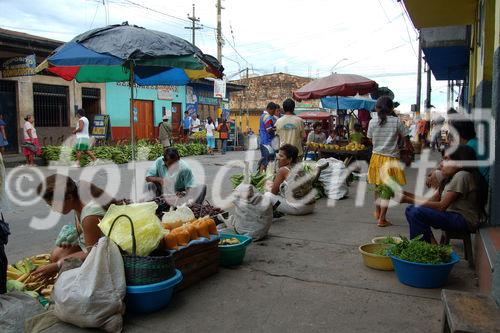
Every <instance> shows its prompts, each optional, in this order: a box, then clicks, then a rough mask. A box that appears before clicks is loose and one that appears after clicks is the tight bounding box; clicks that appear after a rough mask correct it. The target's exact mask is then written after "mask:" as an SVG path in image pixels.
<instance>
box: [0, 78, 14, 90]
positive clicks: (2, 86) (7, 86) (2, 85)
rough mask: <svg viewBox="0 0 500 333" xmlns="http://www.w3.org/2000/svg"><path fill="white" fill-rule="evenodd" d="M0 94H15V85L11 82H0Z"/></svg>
mask: <svg viewBox="0 0 500 333" xmlns="http://www.w3.org/2000/svg"><path fill="white" fill-rule="evenodd" d="M0 92H7V93H15V92H16V84H15V83H14V82H13V81H3V80H0Z"/></svg>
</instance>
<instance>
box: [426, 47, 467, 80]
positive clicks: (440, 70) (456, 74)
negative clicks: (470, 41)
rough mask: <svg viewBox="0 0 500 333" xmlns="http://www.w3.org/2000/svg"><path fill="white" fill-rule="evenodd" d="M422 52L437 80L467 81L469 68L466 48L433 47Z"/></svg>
mask: <svg viewBox="0 0 500 333" xmlns="http://www.w3.org/2000/svg"><path fill="white" fill-rule="evenodd" d="M422 51H423V52H424V55H425V61H426V62H427V63H428V64H429V67H430V68H431V70H432V73H433V74H434V77H435V78H436V80H465V78H466V75H467V72H468V68H469V49H468V48H467V47H466V46H448V47H432V48H424V49H422Z"/></svg>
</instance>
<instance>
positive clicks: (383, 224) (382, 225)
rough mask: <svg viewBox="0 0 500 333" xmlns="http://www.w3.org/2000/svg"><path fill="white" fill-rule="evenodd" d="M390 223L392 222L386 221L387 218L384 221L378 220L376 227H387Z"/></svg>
mask: <svg viewBox="0 0 500 333" xmlns="http://www.w3.org/2000/svg"><path fill="white" fill-rule="evenodd" d="M391 225H392V223H391V222H389V221H387V220H385V221H379V222H378V223H377V227H380V228H384V227H389V226H391Z"/></svg>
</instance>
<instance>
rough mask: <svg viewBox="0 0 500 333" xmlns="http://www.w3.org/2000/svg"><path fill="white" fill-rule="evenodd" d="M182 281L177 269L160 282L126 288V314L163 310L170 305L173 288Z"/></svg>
mask: <svg viewBox="0 0 500 333" xmlns="http://www.w3.org/2000/svg"><path fill="white" fill-rule="evenodd" d="M181 281H182V273H181V271H179V270H178V269H176V270H175V275H174V276H173V277H171V278H170V279H167V280H165V281H162V282H158V283H153V284H145V285H142V286H127V295H126V296H125V304H126V306H127V312H130V313H140V314H143V313H151V312H155V311H158V310H161V309H163V308H164V307H166V306H167V305H168V303H170V300H171V299H172V293H173V292H174V287H175V286H176V285H177V284H179V283H180V282H181Z"/></svg>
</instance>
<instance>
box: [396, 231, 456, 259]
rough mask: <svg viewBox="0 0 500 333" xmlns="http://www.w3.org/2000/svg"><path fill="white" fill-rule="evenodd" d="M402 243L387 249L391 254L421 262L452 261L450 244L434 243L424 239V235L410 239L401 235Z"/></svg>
mask: <svg viewBox="0 0 500 333" xmlns="http://www.w3.org/2000/svg"><path fill="white" fill-rule="evenodd" d="M401 239H402V240H403V241H402V242H401V243H399V244H396V245H394V246H391V247H390V248H389V249H387V252H388V254H389V255H393V256H395V257H398V258H399V259H402V260H406V261H410V262H416V263H421V264H443V263H448V262H450V261H451V252H452V249H451V246H450V245H433V244H429V243H427V242H425V241H422V235H420V236H418V237H416V238H414V239H412V240H408V238H406V237H401Z"/></svg>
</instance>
